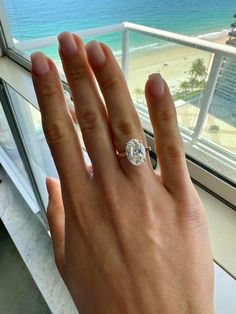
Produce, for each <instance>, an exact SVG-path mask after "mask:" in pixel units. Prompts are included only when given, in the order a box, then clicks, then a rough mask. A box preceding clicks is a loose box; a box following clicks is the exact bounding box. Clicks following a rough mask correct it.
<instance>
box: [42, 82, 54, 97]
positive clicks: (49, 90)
mask: <svg viewBox="0 0 236 314" xmlns="http://www.w3.org/2000/svg"><path fill="white" fill-rule="evenodd" d="M56 94H57V88H56V85H55V84H54V83H52V82H47V83H45V84H44V85H43V87H42V88H41V90H40V95H41V97H43V98H51V97H53V96H55V95H56Z"/></svg>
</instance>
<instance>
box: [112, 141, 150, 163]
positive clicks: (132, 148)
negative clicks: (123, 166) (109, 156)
mask: <svg viewBox="0 0 236 314" xmlns="http://www.w3.org/2000/svg"><path fill="white" fill-rule="evenodd" d="M150 150H151V147H144V145H143V142H142V141H141V140H137V139H131V140H129V141H128V142H127V144H126V149H125V152H120V153H117V154H116V156H117V157H118V158H119V159H120V158H123V157H127V158H128V160H129V162H130V163H131V164H132V165H134V166H140V165H142V164H143V163H144V161H145V160H146V152H148V151H150Z"/></svg>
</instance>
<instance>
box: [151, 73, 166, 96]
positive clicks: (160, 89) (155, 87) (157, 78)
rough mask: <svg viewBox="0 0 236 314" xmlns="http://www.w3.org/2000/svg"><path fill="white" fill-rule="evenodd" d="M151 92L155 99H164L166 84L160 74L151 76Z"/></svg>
mask: <svg viewBox="0 0 236 314" xmlns="http://www.w3.org/2000/svg"><path fill="white" fill-rule="evenodd" d="M149 88H150V92H151V94H152V95H153V96H155V97H162V96H163V95H164V93H165V87H164V82H163V79H162V76H161V74H160V73H154V74H151V75H149Z"/></svg>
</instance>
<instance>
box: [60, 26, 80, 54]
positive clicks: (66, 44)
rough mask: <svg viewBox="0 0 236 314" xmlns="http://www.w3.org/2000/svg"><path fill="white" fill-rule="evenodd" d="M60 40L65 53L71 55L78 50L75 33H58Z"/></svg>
mask: <svg viewBox="0 0 236 314" xmlns="http://www.w3.org/2000/svg"><path fill="white" fill-rule="evenodd" d="M58 41H59V43H60V47H61V49H62V51H63V53H64V55H66V56H68V57H70V56H72V55H73V54H75V52H76V51H77V49H78V47H77V45H76V42H75V39H74V37H73V35H72V34H71V33H69V32H64V33H61V34H59V35H58Z"/></svg>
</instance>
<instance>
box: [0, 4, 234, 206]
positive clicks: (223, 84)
mask: <svg viewBox="0 0 236 314" xmlns="http://www.w3.org/2000/svg"><path fill="white" fill-rule="evenodd" d="M27 3H28V2H27ZM32 5H34V8H32ZM37 5H38V6H39V7H40V8H41V7H42V3H40V2H39V3H38V2H37V3H36V4H35V3H34V4H29V6H28V7H27V6H26V2H25V1H22V2H21V6H17V5H16V3H15V1H9V0H5V1H4V8H3V7H2V8H1V11H0V12H1V13H0V18H1V22H2V35H3V36H2V37H3V41H4V42H5V46H6V49H5V52H6V54H7V55H8V56H9V57H10V58H12V59H14V60H15V61H17V62H18V63H19V64H21V65H22V66H24V67H26V68H28V69H29V67H30V63H29V54H30V53H31V52H32V51H34V50H42V51H44V52H45V53H46V54H47V55H49V56H50V57H51V58H53V59H54V61H55V62H56V64H57V65H58V68H59V70H60V71H61V75H62V79H63V81H64V83H65V88H67V89H68V86H67V84H66V79H65V77H64V76H63V71H62V67H61V63H60V59H59V56H58V52H57V38H56V35H57V33H59V32H60V31H64V30H65V28H66V29H68V30H70V31H79V34H80V35H81V37H82V38H84V39H85V41H86V42H87V41H88V40H90V39H97V40H102V41H105V42H106V43H108V44H109V45H111V47H112V48H113V51H114V52H115V55H116V57H117V60H118V62H119V64H120V66H121V67H122V69H123V72H124V75H125V77H126V79H127V82H128V85H129V88H130V91H131V94H132V98H133V101H134V104H135V105H136V108H137V111H138V113H139V115H140V118H141V120H142V123H143V127H144V129H145V131H146V134H147V138H148V141H149V144H150V146H152V147H153V146H154V145H153V136H152V129H151V125H150V121H149V117H148V113H147V107H146V103H145V97H144V91H143V88H144V85H145V81H146V79H147V77H148V75H149V74H150V73H152V72H161V73H162V75H163V77H164V78H165V79H166V80H167V82H168V84H169V86H170V89H171V92H172V95H173V98H174V101H175V105H176V110H177V116H178V122H179V127H180V130H181V134H182V137H183V140H184V144H185V149H186V155H187V157H188V165H189V170H190V174H191V176H192V178H193V179H194V180H196V181H197V182H198V183H199V184H202V185H204V186H205V187H206V188H208V189H209V190H211V191H212V192H214V193H215V194H217V195H218V196H220V197H221V198H223V199H224V200H225V201H226V202H229V203H230V204H231V206H236V200H235V198H234V193H235V187H236V111H235V108H236V107H235V106H236V92H235V86H236V66H235V64H236V63H235V60H236V48H234V47H232V46H227V45H222V44H220V43H217V42H216V40H213V39H214V36H216V35H214V36H211V40H209V38H208V37H206V36H203V37H202V39H200V38H193V37H190V36H185V35H180V34H176V33H173V32H167V31H163V30H159V29H155V28H150V27H145V26H141V25H139V24H133V23H128V22H124V20H123V19H122V16H119V18H118V19H117V22H118V23H119V24H114V23H113V24H112V25H107V24H108V22H107V21H109V19H108V18H107V20H106V23H105V22H104V21H103V20H99V21H98V23H97V24H98V25H99V27H95V26H97V24H96V25H95V24H94V25H92V24H91V23H92V22H90V24H87V23H86V22H85V23H84V24H83V25H82V24H80V25H82V27H81V29H78V28H77V23H76V20H75V19H76V17H77V15H75V14H74V13H71V15H70V16H71V20H68V19H67V18H66V16H68V15H67V14H66V13H65V14H63V11H62V10H61V9H62V6H57V7H56V8H55V10H54V7H53V9H51V10H48V12H50V11H53V12H54V13H55V14H54V15H53V16H50V18H51V19H53V21H54V23H56V24H55V25H56V26H57V27H55V28H53V29H52V28H51V27H50V25H52V24H50V25H49V24H48V25H47V23H49V22H50V23H52V20H50V18H48V16H46V14H47V13H46V11H45V12H44V11H42V10H41V9H39V8H37ZM47 5H48V6H51V5H54V3H51V2H49V3H47ZM94 5H95V6H96V5H97V4H94ZM127 5H128V4H127ZM76 6H78V8H77V7H76V8H74V10H75V11H76V10H79V9H80V7H79V6H80V4H79V3H76ZM16 8H17V9H16ZM94 9H96V7H95V8H94ZM118 9H119V8H117V10H118ZM83 10H85V11H84V12H83V13H84V14H85V16H86V17H87V16H88V14H89V13H88V12H86V8H84V7H83ZM104 10H108V8H107V7H104ZM118 11H119V10H118ZM118 11H117V12H118ZM107 12H108V13H109V10H108V11H107ZM224 14H225V12H224ZM118 15H119V14H118ZM22 16H24V17H25V18H28V19H30V21H31V23H32V25H33V26H32V28H31V30H30V31H26V30H27V25H26V24H27V20H25V21H24V19H22ZM62 17H63V18H62ZM84 18H85V17H84ZM36 20H37V21H40V23H39V24H38V23H35V22H34V21H36ZM91 20H92V19H91ZM32 21H33V22H34V23H33V22H32ZM85 21H87V22H88V19H87V18H86V19H85ZM43 22H45V23H46V26H45V25H43ZM147 23H148V21H147ZM105 24H106V25H107V26H104V25H105ZM229 24H230V17H229ZM44 26H45V27H44ZM55 29H56V31H55ZM45 30H46V31H45ZM227 34H228V32H227V31H226V32H225V33H224V34H223V35H224V38H221V40H220V41H221V43H224V42H225V41H226V38H227ZM203 39H204V40H203ZM218 41H219V40H218ZM10 90H11V89H10ZM10 94H11V96H12V93H11V92H10ZM18 97H19V96H17V98H18ZM17 101H19V99H18V100H17ZM17 101H16V103H17ZM14 102H15V100H14V101H13V103H14ZM20 102H21V110H23V111H24V110H25V111H26V112H27V113H28V115H29V116H28V118H27V119H29V121H30V122H29V121H28V120H27V119H25V120H24V123H25V125H27V127H26V128H24V129H23V130H22V136H23V137H25V138H27V136H29V130H30V128H32V130H33V133H32V134H34V138H31V142H28V141H27V144H29V145H30V143H31V144H32V143H35V141H36V142H37V143H38V141H40V136H41V137H42V138H43V133H42V130H41V129H40V128H41V127H40V115H39V112H38V111H37V109H35V108H33V107H32V105H30V104H29V103H27V101H26V100H23V98H21V101H20ZM15 111H16V113H17V114H18V119H23V116H20V113H19V112H17V110H16V109H15ZM36 117H37V118H36ZM32 136H33V135H32ZM37 147H38V148H37V149H40V152H39V153H40V154H37V153H36V154H34V150H31V149H30V150H29V159H30V160H31V162H32V165H31V167H32V169H34V171H35V172H34V174H35V176H36V177H37V180H38V182H40V180H42V178H43V177H44V176H45V174H46V173H47V174H50V173H51V175H53V174H52V172H53V171H54V170H55V168H54V165H53V162H52V161H50V163H47V164H46V165H45V164H44V161H43V159H41V160H40V159H37V158H36V159H35V157H36V156H41V155H43V156H45V154H44V153H43V149H46V148H45V147H44V146H42V145H41V144H39V145H38V146H37ZM26 148H27V145H26ZM47 154H48V155H49V152H47ZM48 165H50V166H49V167H48ZM36 169H37V170H36ZM53 169H54V170H53ZM39 173H41V174H39ZM42 173H43V174H44V175H42ZM37 180H36V181H37ZM40 194H41V195H42V199H43V200H44V197H45V191H43V190H40Z"/></svg>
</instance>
